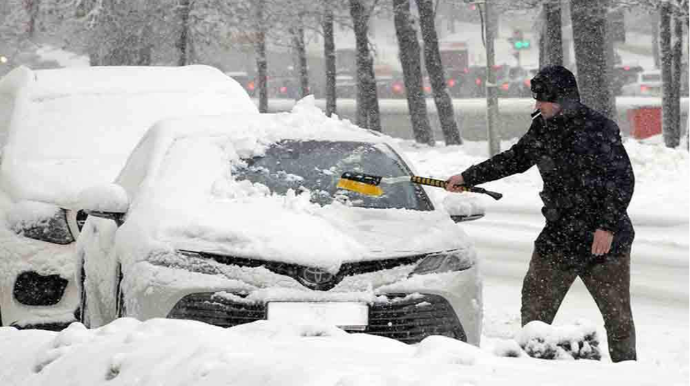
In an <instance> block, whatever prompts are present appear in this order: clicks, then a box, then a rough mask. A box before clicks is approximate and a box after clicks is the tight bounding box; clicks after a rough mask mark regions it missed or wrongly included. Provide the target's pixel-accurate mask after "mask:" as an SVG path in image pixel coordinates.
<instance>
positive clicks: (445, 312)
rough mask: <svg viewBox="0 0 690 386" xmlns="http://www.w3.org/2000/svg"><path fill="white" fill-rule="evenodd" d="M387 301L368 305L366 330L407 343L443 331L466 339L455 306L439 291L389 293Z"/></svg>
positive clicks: (369, 332) (454, 336)
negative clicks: (433, 293) (413, 294)
mask: <svg viewBox="0 0 690 386" xmlns="http://www.w3.org/2000/svg"><path fill="white" fill-rule="evenodd" d="M385 296H386V297H387V298H388V301H385V302H375V303H373V304H371V305H370V307H369V326H368V327H367V329H366V330H365V331H362V332H365V333H367V334H372V335H379V336H385V337H387V338H392V339H395V340H399V341H401V342H404V343H418V342H420V341H421V340H422V339H424V338H426V337H427V336H430V335H444V336H448V337H451V338H455V339H458V340H461V341H463V342H467V336H466V335H465V331H464V329H463V328H462V325H461V324H460V321H459V320H458V318H457V317H456V316H455V312H454V311H453V307H451V305H450V304H449V303H448V301H447V300H446V299H444V298H443V297H442V296H439V295H429V294H421V295H419V296H411V295H408V294H386V295H385Z"/></svg>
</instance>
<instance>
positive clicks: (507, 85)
mask: <svg viewBox="0 0 690 386" xmlns="http://www.w3.org/2000/svg"><path fill="white" fill-rule="evenodd" d="M509 88H510V84H509V83H503V84H502V85H501V90H503V91H508V89H509Z"/></svg>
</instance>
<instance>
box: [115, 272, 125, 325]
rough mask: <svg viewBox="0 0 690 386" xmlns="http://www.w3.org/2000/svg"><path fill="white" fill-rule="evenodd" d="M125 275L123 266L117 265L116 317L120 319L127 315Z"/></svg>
mask: <svg viewBox="0 0 690 386" xmlns="http://www.w3.org/2000/svg"><path fill="white" fill-rule="evenodd" d="M123 279H124V275H123V274H122V265H121V264H118V265H117V290H116V291H117V292H116V296H115V315H116V316H117V317H118V318H121V317H123V316H126V315H127V309H126V308H125V297H124V295H123V294H122V280H123Z"/></svg>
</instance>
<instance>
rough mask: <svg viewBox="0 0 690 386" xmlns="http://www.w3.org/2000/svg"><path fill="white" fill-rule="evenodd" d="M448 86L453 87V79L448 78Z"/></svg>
mask: <svg viewBox="0 0 690 386" xmlns="http://www.w3.org/2000/svg"><path fill="white" fill-rule="evenodd" d="M448 87H455V79H448Z"/></svg>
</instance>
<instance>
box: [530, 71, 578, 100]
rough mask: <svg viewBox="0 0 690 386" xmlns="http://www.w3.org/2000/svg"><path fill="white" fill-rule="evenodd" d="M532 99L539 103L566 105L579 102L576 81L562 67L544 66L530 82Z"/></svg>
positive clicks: (570, 73) (571, 74)
mask: <svg viewBox="0 0 690 386" xmlns="http://www.w3.org/2000/svg"><path fill="white" fill-rule="evenodd" d="M530 83H531V89H532V93H533V94H534V98H535V99H537V100H539V101H544V102H553V103H559V104H564V103H566V104H568V103H574V102H579V101H580V92H579V91H578V89H577V80H576V79H575V75H573V73H572V72H570V70H568V69H567V68H565V67H563V66H546V67H544V68H542V69H541V70H539V73H537V75H535V77H534V78H532V80H531V82H530Z"/></svg>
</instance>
